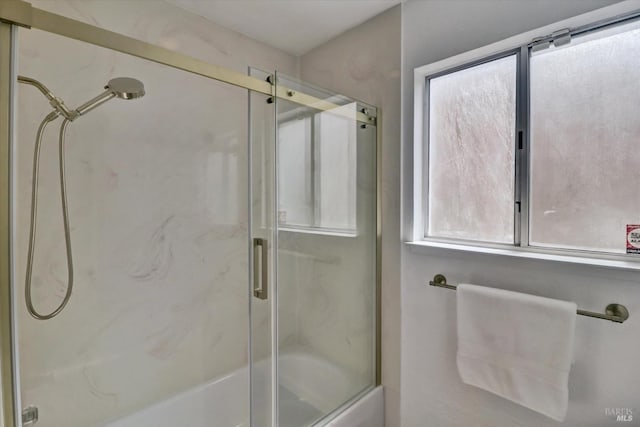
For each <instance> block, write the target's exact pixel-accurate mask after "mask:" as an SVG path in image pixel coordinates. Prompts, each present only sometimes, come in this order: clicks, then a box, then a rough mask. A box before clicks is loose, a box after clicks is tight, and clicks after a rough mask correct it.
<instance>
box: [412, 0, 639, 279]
mask: <svg viewBox="0 0 640 427" xmlns="http://www.w3.org/2000/svg"><path fill="white" fill-rule="evenodd" d="M639 5H640V4H639V3H638V2H637V1H633V0H628V1H624V2H621V3H617V4H614V5H612V6H608V7H605V8H602V9H598V10H595V11H593V12H588V13H585V14H582V15H578V16H576V17H573V18H569V19H566V20H563V21H560V22H557V23H555V24H551V25H547V26H544V27H541V28H538V29H535V30H532V31H527V32H525V33H522V34H519V35H516V36H513V37H510V38H508V39H505V40H502V41H499V42H496V43H493V44H490V45H487V46H484V47H481V48H478V49H475V50H472V51H468V52H465V53H462V54H459V55H456V56H453V57H450V58H447V59H444V60H442V61H438V62H435V63H432V64H428V65H424V66H421V67H418V68H416V69H414V91H413V95H414V117H413V126H414V128H413V153H412V160H413V170H409V171H407V170H405V179H406V180H408V181H410V182H411V183H412V187H413V194H412V199H411V200H410V201H409V202H408V203H407V205H405V206H406V207H409V209H408V211H409V212H410V214H409V215H407V221H406V222H405V233H404V235H405V236H406V240H407V242H406V243H408V244H410V245H411V246H413V247H431V248H442V249H450V250H462V251H467V252H476V253H486V254H496V255H507V256H513V257H524V258H534V259H544V260H553V261H562V262H570V263H577V264H589V265H601V266H607V267H615V268H623V269H631V270H640V257H638V256H637V255H627V254H608V253H603V252H589V251H586V250H571V249H564V248H562V249H556V248H538V247H531V246H529V245H528V242H529V236H528V222H529V219H528V212H529V206H528V205H527V201H528V198H529V197H528V196H529V195H528V188H529V171H528V163H529V144H528V135H527V132H528V127H529V126H528V123H527V122H528V115H529V112H528V104H529V99H528V88H527V79H528V64H529V61H528V56H529V48H530V46H531V45H532V41H533V40H535V39H539V38H540V37H543V38H544V37H545V36H546V35H549V36H550V35H552V34H553V33H557V32H562V31H563V30H566V29H569V30H571V32H572V33H582V32H586V31H589V30H591V29H595V28H597V27H601V26H605V25H608V24H612V23H615V22H619V21H623V20H628V19H632V18H633V17H640V9H639ZM552 38H553V37H549V39H552ZM516 52H517V53H518V76H517V83H516V84H517V86H518V87H517V97H516V102H517V107H516V115H517V119H516V139H518V138H520V141H522V146H523V149H517V148H516V169H515V174H516V176H515V191H516V201H520V214H519V215H518V214H516V221H515V224H516V225H515V230H514V231H515V233H514V236H515V244H513V245H512V244H501V243H486V242H481V241H473V240H459V239H449V238H435V237H427V236H425V232H424V230H425V224H424V220H425V218H426V215H427V211H426V210H425V209H426V203H427V200H426V199H427V197H428V195H427V194H426V188H425V186H428V183H427V182H426V180H425V176H426V174H425V172H426V171H427V165H428V159H427V155H428V145H427V144H426V140H427V135H428V129H427V118H426V116H425V113H426V111H428V110H427V107H428V98H427V96H428V92H427V80H428V78H429V77H431V76H437V75H441V74H446V73H448V72H454V71H457V70H459V69H464V68H468V67H471V66H474V65H478V64H481V63H483V62H487V61H490V60H492V59H498V58H500V57H504V56H508V55H510V54H513V53H516ZM516 143H517V141H514V144H516ZM407 174H410V176H407ZM515 209H516V207H515V206H514V212H515Z"/></svg>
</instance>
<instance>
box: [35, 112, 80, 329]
mask: <svg viewBox="0 0 640 427" xmlns="http://www.w3.org/2000/svg"><path fill="white" fill-rule="evenodd" d="M58 116H59V113H58V112H57V111H53V112H51V113H49V114H48V115H47V116H46V117H45V118H44V120H42V123H40V126H39V127H38V132H37V135H36V146H35V148H34V151H33V178H32V182H31V224H30V226H29V253H28V256H27V274H26V278H25V287H24V291H25V299H26V302H27V309H28V310H29V314H31V316H33V317H35V318H36V319H38V320H48V319H52V318H54V317H56V316H57V315H58V314H59V313H60V312H61V311H62V310H63V309H64V307H65V306H66V305H67V303H68V302H69V299H70V298H71V292H72V291H73V257H72V252H71V231H70V229H69V206H68V203H67V185H66V176H65V161H64V160H65V154H64V147H65V135H66V131H67V125H68V124H69V123H70V121H69V120H68V119H65V120H64V121H63V122H62V125H61V126H60V140H59V168H60V194H61V196H62V220H63V223H64V240H65V246H66V251H67V273H68V279H67V280H68V281H67V289H66V293H65V296H64V299H63V300H62V302H61V303H60V305H59V306H58V307H57V308H56V309H55V310H53V311H52V312H51V313H49V314H41V313H39V312H38V311H37V310H36V308H35V307H34V306H33V299H32V296H31V279H32V273H33V252H34V250H35V239H36V219H37V216H38V175H39V174H40V149H41V147H42V135H43V133H44V129H45V128H46V127H47V125H48V124H49V123H51V122H52V121H54V120H55V119H57V118H58Z"/></svg>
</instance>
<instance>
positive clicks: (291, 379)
mask: <svg viewBox="0 0 640 427" xmlns="http://www.w3.org/2000/svg"><path fill="white" fill-rule="evenodd" d="M255 369H256V370H258V372H260V370H265V372H268V365H267V364H266V363H259V364H258V365H257V366H256V368H255ZM279 369H280V378H281V381H280V408H281V409H280V417H281V420H283V421H282V422H281V427H302V425H308V422H304V423H302V424H301V425H295V423H296V421H295V420H300V419H308V420H315V419H319V418H320V417H316V415H321V414H323V413H327V412H328V411H331V410H333V409H335V408H337V407H339V406H340V404H341V403H342V402H336V401H333V400H332V396H336V395H340V393H339V391H340V390H343V389H344V387H347V386H348V384H349V381H350V380H353V378H349V374H348V373H347V372H344V371H342V370H341V369H340V368H338V367H336V366H333V365H331V364H329V363H327V362H325V361H323V360H320V359H318V358H316V357H314V356H311V355H309V354H305V353H289V354H286V355H283V356H281V358H280V364H279ZM248 376H249V370H248V369H247V368H242V369H239V370H238V371H236V372H233V373H231V374H229V375H226V376H223V377H221V378H217V379H215V380H213V381H211V382H209V383H207V384H203V385H201V386H198V387H196V388H193V389H191V390H187V391H185V392H183V393H180V394H178V395H176V396H173V397H171V398H169V399H167V400H165V401H162V402H158V403H156V404H154V405H152V406H149V407H147V408H144V409H142V410H140V411H138V412H136V413H134V414H131V415H128V416H125V417H123V418H120V419H117V420H115V421H111V422H109V423H107V424H104V425H103V426H102V427H176V426H187V425H188V426H190V427H249V417H248V413H247V412H248V399H247V394H248V393H247V391H248V381H249V378H248ZM351 384H353V383H351ZM259 386H260V385H258V387H259ZM332 391H333V392H332ZM238 396H242V398H240V399H239V398H238ZM293 400H296V402H293ZM259 404H260V403H259ZM383 406H384V398H383V392H382V387H376V388H369V389H366V390H363V392H362V393H360V395H359V396H358V397H357V398H356V399H354V400H353V401H352V402H349V403H348V404H344V405H342V407H340V409H339V410H338V411H336V412H337V415H335V416H330V417H329V418H325V419H323V420H320V421H319V422H318V424H317V425H325V426H327V427H383V426H384V413H383ZM293 412H296V413H293ZM304 412H306V413H304ZM305 417H306V418H305ZM283 424H284V425H283Z"/></svg>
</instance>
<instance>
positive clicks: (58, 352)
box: [15, 0, 296, 427]
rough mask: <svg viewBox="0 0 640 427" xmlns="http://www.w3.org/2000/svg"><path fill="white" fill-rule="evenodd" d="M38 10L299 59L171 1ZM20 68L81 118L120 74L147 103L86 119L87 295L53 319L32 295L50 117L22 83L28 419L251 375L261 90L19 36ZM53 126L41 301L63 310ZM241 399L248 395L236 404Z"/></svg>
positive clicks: (48, 38) (72, 134) (265, 57)
mask: <svg viewBox="0 0 640 427" xmlns="http://www.w3.org/2000/svg"><path fill="white" fill-rule="evenodd" d="M32 3H33V4H34V6H36V7H40V8H43V9H48V10H51V11H53V12H55V13H58V14H62V15H66V16H69V17H71V18H74V19H79V20H82V21H85V22H88V23H90V24H93V25H97V26H101V27H104V28H107V29H110V30H113V31H117V32H120V33H123V34H127V35H129V36H132V37H135V38H138V39H142V40H145V41H148V42H151V43H154V44H158V45H161V46H164V47H168V48H170V49H174V50H179V51H181V52H183V53H186V54H189V55H192V56H196V57H198V58H200V59H203V60H206V61H209V62H211V63H215V64H219V65H223V66H226V67H228V68H233V69H236V70H238V71H240V72H246V70H247V67H248V66H250V65H251V66H256V67H258V68H264V69H276V68H277V69H280V70H284V71H285V72H288V73H291V74H293V73H295V70H296V59H295V58H293V57H291V56H289V55H287V54H284V53H282V52H280V51H277V50H276V49H273V48H270V47H268V46H265V45H263V44H260V43H258V42H256V41H253V40H251V39H248V38H246V37H244V36H242V35H239V34H237V33H234V32H231V31H229V30H226V29H223V28H220V27H216V26H215V25H214V24H212V23H210V22H208V21H205V20H204V19H202V18H200V17H197V16H195V15H192V14H189V13H187V12H184V11H182V10H180V9H177V8H175V7H173V6H170V5H168V4H166V3H164V2H149V1H138V0H131V1H127V2H117V1H113V2H105V1H86V0H83V1H64V0H56V1H47V0H35V1H33V2H32ZM18 71H19V73H20V74H23V75H26V76H29V77H33V78H36V79H39V80H41V81H42V82H43V83H45V84H46V85H47V86H48V87H49V88H50V89H51V90H52V91H53V92H55V93H56V94H57V95H58V96H60V97H62V98H63V99H64V100H65V102H66V103H67V104H68V105H69V106H72V107H75V106H77V105H79V104H81V103H83V102H85V101H86V100H88V99H90V98H92V97H93V96H95V95H97V94H98V93H100V92H101V91H102V87H103V86H104V85H105V84H106V82H107V81H108V80H109V79H110V78H113V77H116V76H131V77H135V78H138V79H140V80H142V81H143V82H144V83H145V86H146V90H147V95H146V96H145V97H144V98H142V99H138V100H134V101H123V100H112V101H110V102H109V103H107V104H105V105H103V106H101V107H100V108H98V109H96V110H95V111H93V112H91V113H89V114H88V115H86V116H84V117H81V118H80V119H78V120H77V121H75V122H74V123H73V124H72V125H71V127H70V129H69V132H68V136H67V156H66V157H67V174H68V178H67V179H68V184H67V185H68V197H69V204H70V212H69V213H70V220H71V229H72V241H73V250H74V264H75V273H76V281H75V289H74V293H73V296H72V298H71V302H70V303H69V305H68V307H67V308H66V309H65V310H64V311H63V312H62V314H60V315H59V316H58V317H57V318H55V319H53V320H50V321H46V322H42V321H36V320H34V319H32V318H31V317H30V316H29V315H28V314H27V312H26V309H25V305H24V302H23V299H22V294H23V289H24V288H23V287H24V269H25V264H26V250H27V238H28V218H29V206H30V200H29V199H30V185H31V169H32V168H31V166H32V163H31V162H32V151H33V146H34V137H35V131H36V129H37V126H38V123H39V121H40V120H41V118H42V117H44V115H45V114H46V113H47V112H48V111H49V109H50V107H49V106H48V103H47V102H46V100H45V99H44V98H43V97H42V96H41V95H40V94H39V93H38V92H37V91H36V90H35V89H34V88H32V87H25V86H20V87H19V92H18V103H17V107H18V110H17V117H16V120H17V132H16V140H15V165H16V173H15V177H16V183H15V185H16V193H15V194H16V211H15V212H16V215H15V217H16V273H17V277H16V284H17V287H18V289H17V291H18V292H17V295H18V298H19V303H18V307H19V313H18V315H19V319H18V320H19V340H20V343H19V344H20V364H21V367H20V368H21V381H22V403H23V406H27V405H30V404H33V405H36V406H38V407H39V408H40V417H41V419H40V422H39V425H42V426H44V427H59V426H65V427H86V426H89V425H97V424H99V423H101V422H103V421H106V420H108V419H112V418H115V417H118V416H120V415H122V414H125V413H129V412H132V411H135V410H137V409H138V408H140V407H142V406H145V405H148V404H150V403H152V402H154V401H156V400H158V399H162V398H166V397H168V396H170V395H173V394H176V393H178V392H180V391H182V390H184V389H188V388H191V387H193V386H195V385H197V384H201V383H203V382H207V381H209V380H210V379H212V378H215V377H217V376H220V375H223V374H225V373H228V372H231V371H233V370H235V369H237V368H240V367H241V366H244V365H246V363H247V345H248V328H249V324H248V298H249V297H248V273H247V268H248V247H247V238H248V235H247V233H248V230H247V215H248V212H247V200H248V183H247V176H248V171H247V164H248V163H247V162H248V159H247V148H248V147H247V138H248V136H247V112H248V105H247V94H246V91H244V90H242V89H239V88H235V87H230V86H228V85H224V84H222V83H217V82H214V81H211V80H208V79H205V78H203V77H198V76H193V75H190V74H187V73H184V72H181V71H178V70H174V69H170V68H168V67H164V66H161V65H158V64H154V63H149V62H146V61H143V60H140V59H137V58H132V57H128V56H126V55H123V54H119V53H115V52H111V51H108V50H105V49H102V48H96V47H93V46H89V45H86V44H83V43H80V42H76V41H73V40H69V39H65V38H63V37H58V36H54V35H51V34H47V33H44V32H41V31H38V30H20V32H19V53H18ZM56 144H57V125H52V126H51V128H50V129H49V131H48V132H47V135H46V138H45V140H44V144H43V152H42V161H41V166H42V170H41V178H40V183H41V190H40V191H41V193H40V199H39V207H40V212H39V220H38V239H37V250H36V256H35V265H36V268H35V269H34V280H33V286H34V300H35V304H36V306H37V307H38V308H39V309H40V310H42V311H48V310H51V309H52V308H53V307H55V306H56V305H57V304H58V303H59V301H60V300H61V298H62V296H63V294H64V289H65V284H66V275H67V272H66V264H65V258H64V256H63V254H64V240H63V234H62V222H61V221H62V217H61V214H60V204H59V197H60V196H59V190H58V185H59V184H58V181H57V179H58V177H57V169H56V168H57V158H56ZM238 398H239V399H245V400H246V399H247V398H248V397H247V396H246V395H245V396H238Z"/></svg>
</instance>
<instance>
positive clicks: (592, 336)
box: [401, 0, 640, 427]
mask: <svg viewBox="0 0 640 427" xmlns="http://www.w3.org/2000/svg"><path fill="white" fill-rule="evenodd" d="M610 3H612V2H611V1H591V0H580V1H577V0H576V1H568V0H567V1H547V0H537V1H526V2H525V1H498V0H486V1H472V0H459V1H429V2H421V1H415V2H412V1H410V2H408V3H406V4H405V5H404V9H403V71H402V73H403V101H402V103H403V118H404V120H403V171H404V172H406V171H407V170H410V169H411V167H412V163H411V144H412V126H413V123H412V117H413V111H412V109H413V108H412V105H413V94H412V90H413V69H414V68H415V67H417V66H420V65H425V64H429V63H432V62H435V61H438V60H441V59H444V58H447V57H449V56H452V55H455V54H458V53H461V52H465V51H468V50H471V49H474V48H478V47H481V46H484V45H487V44H489V43H492V42H495V41H498V40H501V39H504V38H506V37H509V36H511V35H515V34H518V33H521V32H524V31H527V30H531V29H535V28H537V27H540V26H543V25H546V24H551V23H553V22H556V21H558V20H561V19H564V18H568V17H571V16H574V15H578V14H580V13H583V12H586V11H589V10H592V9H595V8H598V7H602V6H606V5H608V4H610ZM638 6H639V7H640V3H638ZM409 175H410V173H404V176H405V178H407V177H408V176H409ZM403 187H404V188H403V199H404V200H405V201H407V200H409V199H410V197H411V182H410V179H405V180H404V181H403ZM403 207H404V209H405V216H403V219H404V220H406V219H407V217H406V212H407V211H408V209H407V205H406V204H405V205H404V206H403ZM436 273H442V274H445V275H446V276H447V278H448V280H449V281H450V282H452V283H460V282H470V283H479V284H485V285H488V286H495V287H500V288H504V289H511V290H515V291H522V292H528V293H532V294H536V295H541V296H546V297H551V298H558V299H565V300H572V301H575V302H577V303H578V306H579V307H581V308H584V309H588V310H594V311H601V310H603V309H604V307H605V306H606V305H607V304H608V303H611V302H620V303H623V304H625V305H626V306H627V307H628V308H629V310H630V312H631V317H630V319H629V320H628V321H627V322H626V323H624V324H622V325H620V324H615V323H611V322H606V321H602V320H596V319H591V318H586V317H579V318H578V321H577V328H576V334H577V338H576V347H575V351H576V362H575V364H574V365H573V368H572V371H571V375H570V380H569V381H570V384H569V387H570V394H569V399H570V403H569V411H568V415H567V419H566V421H565V422H564V424H565V425H569V426H576V427H584V426H592V427H603V426H609V425H611V426H613V425H617V423H616V421H615V419H614V418H612V417H611V416H606V415H605V408H612V407H613V408H620V407H627V408H633V410H634V421H633V424H632V425H639V423H640V421H638V420H640V369H638V365H637V363H638V360H640V340H638V336H640V311H639V310H640V283H638V282H639V279H638V278H639V276H638V273H633V272H625V271H619V270H608V269H605V268H598V267H594V266H576V265H568V264H561V263H554V262H545V261H536V260H527V259H516V258H509V257H500V256H494V255H478V254H469V253H464V252H456V251H450V250H443V249H419V250H414V249H410V248H409V247H408V246H403V249H402V411H401V417H402V425H403V426H405V427H421V426H425V425H428V426H447V427H453V426H460V427H462V426H465V427H466V426H470V425H474V426H486V427H495V426H526V427H542V426H552V425H556V422H555V421H552V420H550V419H549V418H546V417H544V416H543V415H540V414H537V413H535V412H533V411H530V410H528V409H525V408H523V407H520V406H519V405H516V404H514V403H511V402H509V401H506V400H503V399H501V398H499V397H497V396H494V395H492V394H490V393H488V392H485V391H482V390H479V389H475V388H473V387H471V386H467V385H464V384H463V383H462V382H461V381H460V379H459V376H458V373H457V369H456V364H455V359H456V358H455V355H456V329H455V327H456V325H455V323H456V319H455V310H456V308H455V293H454V292H451V291H448V290H445V289H440V288H433V287H429V286H428V285H427V282H428V281H429V280H430V279H431V278H432V277H433V276H434V274H436ZM630 424H631V423H630Z"/></svg>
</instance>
